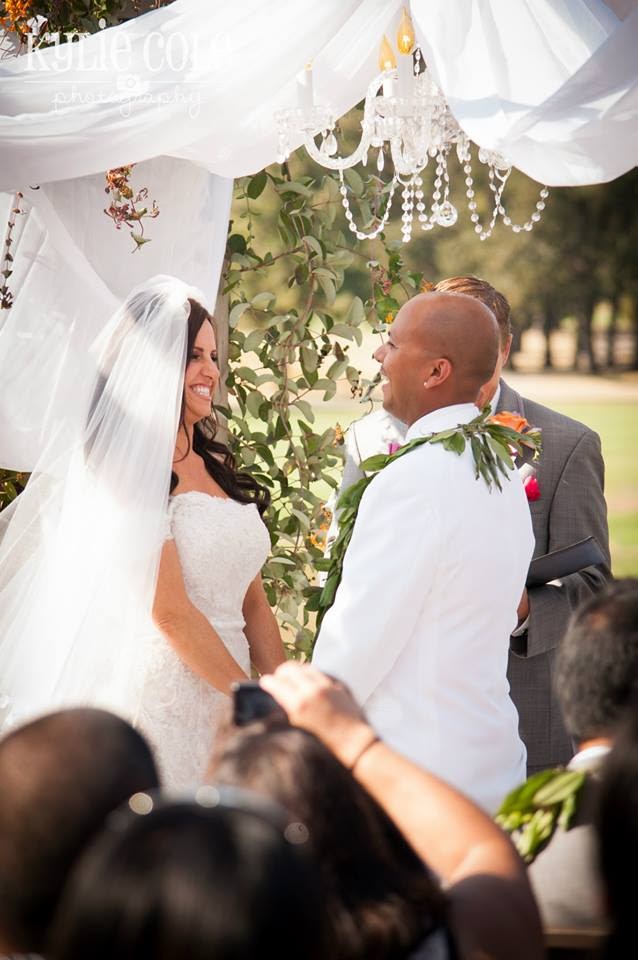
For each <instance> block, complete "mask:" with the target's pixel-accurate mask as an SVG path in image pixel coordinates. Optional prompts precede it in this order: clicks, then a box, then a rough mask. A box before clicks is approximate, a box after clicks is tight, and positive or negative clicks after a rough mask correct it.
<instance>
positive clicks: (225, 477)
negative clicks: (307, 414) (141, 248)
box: [170, 297, 270, 514]
mask: <svg viewBox="0 0 638 960" xmlns="http://www.w3.org/2000/svg"><path fill="white" fill-rule="evenodd" d="M188 302H189V304H190V314H189V317H188V333H187V337H186V366H188V364H189V362H190V358H191V355H192V352H193V347H194V345H195V340H196V339H197V334H198V333H199V331H200V330H201V328H202V325H203V324H204V323H206V321H208V323H210V324H211V326H212V327H213V330H214V329H215V321H214V318H213V317H212V316H211V315H210V313H209V312H208V311H207V310H206V309H205V308H204V307H203V306H202V305H201V303H198V302H197V300H192V299H191V298H190V297H189V298H188ZM179 425H180V427H183V426H185V423H184V397H183V396H182V406H181V411H180V418H179ZM216 433H217V420H216V419H215V415H214V413H213V414H211V416H210V417H206V418H205V419H204V420H200V421H198V422H197V423H196V424H195V426H194V428H193V450H194V451H195V453H197V454H199V456H200V457H201V458H202V460H203V461H204V464H205V466H206V470H207V471H208V473H209V474H210V475H211V477H212V478H213V480H214V481H215V482H216V483H218V484H219V486H220V487H221V488H222V490H223V491H224V493H226V494H228V496H229V497H230V498H231V499H232V500H237V501H238V502H239V503H254V504H255V505H256V506H257V509H258V510H259V513H260V514H263V513H264V511H265V510H266V508H267V507H268V504H269V503H270V492H269V491H268V490H267V489H266V487H262V485H261V484H260V483H257V481H256V480H255V478H254V477H251V475H250V474H249V473H243V472H242V471H240V470H238V469H237V463H236V460H235V457H234V455H233V453H232V452H231V451H230V450H229V449H228V447H227V446H226V444H225V443H221V442H220V441H219V440H215V434H216ZM187 436H188V434H187ZM189 450H190V445H189V448H188V450H187V451H186V453H185V454H184V457H186V456H187V455H188V453H189ZM182 459H183V458H182ZM178 483H179V477H178V475H177V473H176V472H175V471H174V470H173V471H172V472H171V491H170V492H171V493H172V492H173V490H174V489H175V487H176V486H177V484H178Z"/></svg>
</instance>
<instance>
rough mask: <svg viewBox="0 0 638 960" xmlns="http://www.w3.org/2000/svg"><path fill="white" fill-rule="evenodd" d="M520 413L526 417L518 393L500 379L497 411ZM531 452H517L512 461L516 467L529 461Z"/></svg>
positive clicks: (521, 399) (523, 405)
mask: <svg viewBox="0 0 638 960" xmlns="http://www.w3.org/2000/svg"><path fill="white" fill-rule="evenodd" d="M504 411H506V412H507V413H520V415H521V417H525V418H527V417H526V413H525V404H524V402H523V398H522V397H521V395H520V393H517V392H516V390H512V388H511V387H510V386H509V384H507V383H505V381H504V380H501V394H500V396H499V398H498V404H497V407H496V412H497V413H503V412H504ZM531 459H532V454H528V453H525V452H524V453H523V454H519V455H518V456H517V457H516V458H515V459H514V463H515V465H516V466H517V467H521V466H522V465H523V464H524V463H531Z"/></svg>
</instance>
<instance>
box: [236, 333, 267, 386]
mask: <svg viewBox="0 0 638 960" xmlns="http://www.w3.org/2000/svg"><path fill="white" fill-rule="evenodd" d="M264 339H265V338H264V332H263V330H251V331H250V333H249V334H248V336H247V337H246V339H245V340H244V343H243V347H242V349H243V351H244V353H251V352H252V351H255V352H257V350H258V349H259V347H261V346H262V344H263V342H264ZM268 379H270V377H268Z"/></svg>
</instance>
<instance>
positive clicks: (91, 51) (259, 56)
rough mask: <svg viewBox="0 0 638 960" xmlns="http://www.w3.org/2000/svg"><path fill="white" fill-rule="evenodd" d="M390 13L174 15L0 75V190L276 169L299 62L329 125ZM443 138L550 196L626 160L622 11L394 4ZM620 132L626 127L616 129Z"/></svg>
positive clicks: (300, 10)
mask: <svg viewBox="0 0 638 960" xmlns="http://www.w3.org/2000/svg"><path fill="white" fill-rule="evenodd" d="M400 8H401V0H324V2H323V3H320V4H319V3H316V0H278V2H277V3H276V4H273V3H268V4H264V3H263V2H260V0H236V2H232V3H230V2H222V3H218V4H215V5H214V6H211V4H210V3H209V0H176V2H175V3H173V4H171V5H169V6H167V7H163V8H161V9H159V10H155V11H152V12H150V13H148V14H146V15H145V16H143V17H139V18H137V19H136V20H133V21H130V22H129V23H126V24H123V25H121V26H119V27H113V28H111V29H109V30H105V31H102V32H101V33H99V34H96V35H94V36H92V37H89V38H87V39H85V40H83V41H81V42H80V43H77V44H62V45H61V46H60V47H58V48H51V49H49V50H43V51H36V52H34V53H32V54H31V55H25V56H22V57H19V58H17V59H15V60H5V61H2V62H1V63H0V142H1V143H2V161H3V162H2V168H1V171H0V187H2V188H4V189H15V188H17V187H20V186H21V185H23V184H24V183H25V181H26V182H27V183H44V182H51V181H52V180H58V179H67V178H69V177H77V176H83V175H85V174H88V173H96V172H98V171H102V170H104V169H105V168H108V167H113V166H120V165H123V164H125V163H130V162H131V161H134V160H143V159H148V158H150V157H154V156H158V155H161V154H164V155H170V156H174V157H182V158H185V159H189V160H192V161H193V162H195V163H197V164H201V165H203V166H204V167H206V169H208V170H209V171H211V172H212V173H216V174H220V175H222V176H225V177H234V176H239V175H243V174H246V173H253V172H255V171H257V170H259V169H261V168H262V167H264V166H266V165H267V164H268V163H271V162H272V161H273V160H274V159H275V154H276V134H275V124H274V119H273V115H274V113H275V112H276V111H277V110H278V109H280V108H283V107H287V106H293V105H295V103H296V75H297V74H298V73H299V71H300V70H301V69H302V68H303V67H304V65H305V64H306V63H308V62H312V63H313V70H314V74H315V91H316V95H317V99H318V100H321V101H324V102H329V103H331V104H333V105H334V107H335V111H336V113H337V115H340V114H342V113H344V112H345V111H346V110H347V109H349V108H350V107H351V106H352V105H353V104H354V103H356V102H357V101H358V100H360V99H361V98H362V97H363V95H364V93H365V90H366V87H367V84H368V82H369V81H370V79H371V78H372V77H373V76H374V73H375V69H376V58H377V51H378V46H379V40H380V37H381V35H382V34H383V33H384V32H386V33H388V35H389V36H390V37H393V34H394V32H395V26H396V21H397V17H398V15H399V11H400ZM411 8H412V14H413V18H414V21H415V24H416V26H417V32H418V37H419V41H420V43H421V45H422V48H423V50H424V52H425V55H426V59H427V61H428V63H429V65H430V67H431V69H432V70H433V72H434V74H435V77H436V79H437V80H438V82H439V84H440V86H441V87H442V89H443V91H444V93H445V94H446V96H447V98H448V100H449V102H450V105H451V107H452V109H453V112H454V113H455V115H456V117H457V119H458V121H459V122H460V124H461V126H462V127H463V128H464V129H465V130H466V131H467V132H468V134H469V135H470V137H471V138H472V139H474V140H475V141H476V142H477V143H478V144H480V145H481V146H488V147H497V148H498V149H500V150H502V151H503V152H504V153H505V154H506V155H508V156H509V157H510V158H511V159H512V160H513V161H514V162H515V164H516V166H518V167H520V169H522V170H524V171H525V172H526V173H527V174H529V176H531V177H533V178H534V179H536V180H539V181H542V182H546V183H548V184H550V185H572V184H582V183H592V182H598V181H604V180H608V179H611V178H612V177H616V176H618V175H619V174H620V173H622V172H624V171H625V170H627V169H630V168H631V167H632V166H633V165H634V164H635V162H636V156H637V151H636V133H635V128H636V124H635V122H633V123H632V120H633V121H635V119H636V115H637V114H638V61H637V58H636V56H635V50H636V49H638V11H637V10H634V11H633V13H631V14H630V15H629V16H628V17H627V19H626V20H624V21H622V20H620V19H618V18H617V16H616V15H615V14H614V13H613V12H612V11H611V10H610V8H609V6H607V5H606V4H604V3H602V2H601V0H457V2H456V3H454V4H450V3H449V2H448V0H412V4H411ZM632 128H633V129H632Z"/></svg>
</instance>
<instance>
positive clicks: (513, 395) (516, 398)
mask: <svg viewBox="0 0 638 960" xmlns="http://www.w3.org/2000/svg"><path fill="white" fill-rule="evenodd" d="M500 383H501V394H500V396H499V398H498V406H497V408H496V412H497V413H503V411H504V410H505V411H507V412H508V413H520V415H521V416H522V417H524V416H525V404H524V403H523V398H522V397H521V395H520V394H519V393H517V392H516V390H512V388H511V387H510V385H509V384H507V383H505V381H504V380H501V382H500Z"/></svg>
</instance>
